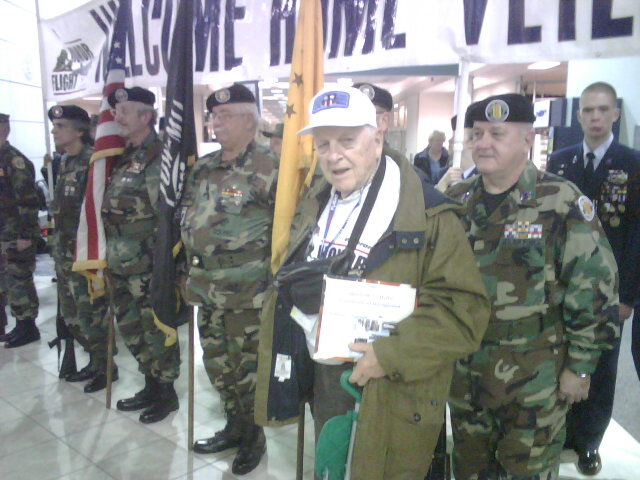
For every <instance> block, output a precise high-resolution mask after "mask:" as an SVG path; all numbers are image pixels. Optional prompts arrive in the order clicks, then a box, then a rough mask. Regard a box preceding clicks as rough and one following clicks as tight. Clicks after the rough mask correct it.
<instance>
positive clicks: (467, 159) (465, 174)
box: [436, 110, 478, 192]
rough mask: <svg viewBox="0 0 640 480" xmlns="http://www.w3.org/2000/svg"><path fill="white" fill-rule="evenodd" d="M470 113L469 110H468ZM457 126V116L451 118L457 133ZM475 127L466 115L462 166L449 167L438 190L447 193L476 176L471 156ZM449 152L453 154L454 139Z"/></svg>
mask: <svg viewBox="0 0 640 480" xmlns="http://www.w3.org/2000/svg"><path fill="white" fill-rule="evenodd" d="M467 111H469V110H467ZM456 124H457V116H453V117H451V128H452V130H453V131H454V132H455V131H456ZM472 126H473V125H472V124H471V122H469V120H468V119H467V116H466V115H465V119H464V131H463V137H462V156H461V158H460V166H459V167H454V166H453V165H451V166H449V168H447V170H446V171H445V172H444V174H443V175H442V178H440V180H438V183H437V184H436V188H437V189H438V190H440V191H441V192H445V191H446V190H447V188H449V187H450V186H451V185H453V184H454V183H457V182H459V181H461V180H465V179H467V178H469V177H470V176H472V175H476V174H477V173H478V171H477V170H476V166H475V164H474V163H473V157H472V155H471V140H472V135H473V133H472V132H473V130H472V128H471V127H472ZM449 151H450V152H453V137H451V139H450V140H449ZM449 161H450V162H452V161H453V157H450V158H449Z"/></svg>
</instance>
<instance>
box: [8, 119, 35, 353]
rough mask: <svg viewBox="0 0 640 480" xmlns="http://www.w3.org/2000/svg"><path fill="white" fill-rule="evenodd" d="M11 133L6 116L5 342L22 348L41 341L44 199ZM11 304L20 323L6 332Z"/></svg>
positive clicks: (25, 158) (17, 321)
mask: <svg viewBox="0 0 640 480" xmlns="http://www.w3.org/2000/svg"><path fill="white" fill-rule="evenodd" d="M10 133H11V125H10V123H9V115H7V114H5V113H0V256H2V257H3V258H2V260H0V268H2V270H1V271H0V309H1V310H2V312H1V313H0V326H1V328H0V330H2V332H1V333H2V334H1V335H0V342H5V347H6V348H16V347H21V346H23V345H27V344H29V343H32V342H35V341H38V340H40V330H39V329H38V327H37V326H36V317H37V316H38V307H39V304H38V294H37V293H36V287H35V284H34V283H33V272H34V271H35V268H36V241H37V239H38V238H40V226H39V224H38V209H39V205H40V201H39V197H38V189H37V187H36V180H35V169H34V167H33V163H31V162H30V161H29V160H28V159H27V157H25V156H24V155H23V154H22V153H21V152H20V151H19V150H18V149H17V148H15V147H14V146H13V145H11V144H10V143H9V140H7V138H8V137H9V134H10ZM7 304H9V306H10V307H11V313H13V315H14V317H15V318H16V325H15V328H14V329H13V330H11V331H10V332H7V333H5V328H6V325H7V319H6V305H7Z"/></svg>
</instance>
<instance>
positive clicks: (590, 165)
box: [584, 152, 596, 174]
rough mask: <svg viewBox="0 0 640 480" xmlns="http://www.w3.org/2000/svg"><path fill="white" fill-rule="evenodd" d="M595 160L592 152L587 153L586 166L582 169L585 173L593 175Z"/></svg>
mask: <svg viewBox="0 0 640 480" xmlns="http://www.w3.org/2000/svg"><path fill="white" fill-rule="evenodd" d="M595 158H596V156H595V154H594V153H593V152H589V153H587V165H586V166H585V167H584V171H585V173H588V174H593V172H594V171H595V168H593V160H594V159H595Z"/></svg>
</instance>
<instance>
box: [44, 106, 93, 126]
mask: <svg viewBox="0 0 640 480" xmlns="http://www.w3.org/2000/svg"><path fill="white" fill-rule="evenodd" d="M59 119H67V120H82V121H83V122H86V123H89V122H90V118H89V114H88V113H87V111H86V110H85V109H84V108H80V107H78V106H77V105H54V106H53V107H51V108H50V109H49V120H51V121H53V120H59Z"/></svg>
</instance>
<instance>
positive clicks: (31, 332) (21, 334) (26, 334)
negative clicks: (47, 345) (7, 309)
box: [4, 319, 40, 348]
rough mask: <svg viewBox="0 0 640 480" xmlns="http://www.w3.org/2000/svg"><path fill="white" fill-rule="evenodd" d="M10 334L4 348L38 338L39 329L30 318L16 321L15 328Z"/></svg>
mask: <svg viewBox="0 0 640 480" xmlns="http://www.w3.org/2000/svg"><path fill="white" fill-rule="evenodd" d="M10 335H11V338H9V340H7V343H5V344H4V346H5V348H16V347H22V346H23V345H27V344H28V343H32V342H37V341H38V340H40V330H39V329H38V327H36V321H35V320H32V319H29V320H21V321H19V322H16V328H14V329H13V330H12V331H11V333H10Z"/></svg>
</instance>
